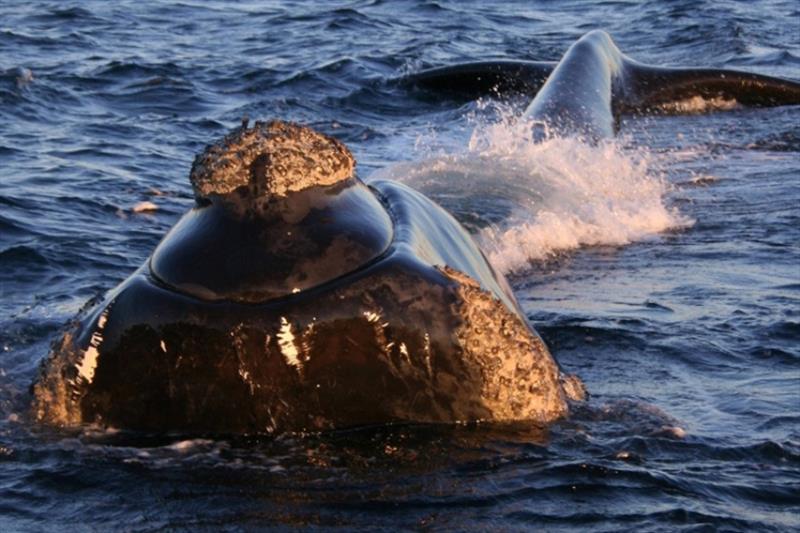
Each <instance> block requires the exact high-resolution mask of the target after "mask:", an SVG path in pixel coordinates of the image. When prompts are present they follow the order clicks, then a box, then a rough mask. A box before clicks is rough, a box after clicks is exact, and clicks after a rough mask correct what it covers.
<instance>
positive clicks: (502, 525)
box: [0, 0, 800, 531]
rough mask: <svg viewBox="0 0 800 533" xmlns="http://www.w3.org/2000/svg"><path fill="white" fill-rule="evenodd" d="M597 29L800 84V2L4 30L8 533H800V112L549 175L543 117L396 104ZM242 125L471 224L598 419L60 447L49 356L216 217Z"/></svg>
mask: <svg viewBox="0 0 800 533" xmlns="http://www.w3.org/2000/svg"><path fill="white" fill-rule="evenodd" d="M591 29H605V30H606V31H608V32H609V33H610V34H611V35H612V36H613V38H614V39H615V40H616V42H617V44H618V45H619V47H620V49H621V50H622V51H623V52H625V53H627V54H628V55H630V56H632V57H633V58H635V59H637V60H640V61H643V62H647V63H651V64H655V65H676V66H711V67H726V68H739V69H745V70H753V71H757V72H760V73H765V74H772V75H779V76H785V77H791V78H794V79H800V6H798V4H797V3H796V2H795V1H794V0H786V1H780V0H768V1H765V2H760V3H757V4H749V3H743V2H733V1H730V0H725V1H714V2H706V1H698V0H692V1H688V0H677V1H672V2H655V1H645V2H636V1H629V2H626V1H598V2H595V3H593V4H591V5H587V4H586V3H584V2H578V1H572V2H569V1H565V2H486V1H481V2H477V1H476V2H461V1H459V2H456V1H445V0H440V1H422V0H409V1H397V2H394V1H393V2H388V1H379V0H373V1H362V2H326V3H315V2H237V3H222V2H194V1H188V0H187V1H185V2H181V3H171V2H131V1H128V0H123V1H120V2H100V1H96V2H88V1H87V2H76V3H69V2H45V1H31V2H14V1H10V2H4V3H2V5H0V119H2V125H0V291H1V292H0V294H1V295H2V297H1V298H0V350H1V351H0V529H1V530H3V531H27V530H31V531H36V530H54V529H68V530H108V529H110V530H115V529H121V530H126V531H151V530H162V529H168V530H184V529H186V530H214V531H217V530H232V531H236V530H253V529H256V530H258V529H272V528H275V529H282V528H287V529H288V528H292V527H302V528H308V529H326V528H329V527H339V528H341V529H343V530H347V531H350V530H376V529H377V530H381V529H383V530H391V531H394V530H397V529H399V528H401V529H423V530H424V529H431V530H481V531H483V530H501V531H515V530H541V531H624V530H636V531H718V530H722V531H790V530H797V529H800V245H799V244H798V242H800V107H798V106H794V107H783V108H772V109H746V108H742V107H740V106H737V105H736V104H735V102H706V101H699V100H694V101H687V102H682V103H680V105H679V106H677V107H676V109H680V110H681V111H682V112H683V113H682V114H679V115H675V116H653V117H625V118H624V120H623V124H622V129H621V132H620V136H619V137H618V138H617V139H615V140H614V141H613V142H608V143H602V144H600V145H597V146H588V145H585V144H581V143H579V142H577V141H572V140H563V139H561V140H558V139H556V140H551V141H548V142H545V143H543V144H538V145H536V144H532V143H530V142H529V141H528V140H527V139H526V137H525V136H524V135H523V134H521V133H520V131H519V128H518V127H517V126H516V124H515V121H514V117H515V116H517V115H518V114H519V113H520V112H521V110H522V109H523V108H524V106H525V103H526V100H525V98H521V97H516V98H510V99H500V100H490V99H486V98H484V99H481V100H478V101H464V100H453V99H449V98H445V97H442V96H440V95H434V94H430V93H425V92H421V91H414V90H409V89H408V88H404V87H402V86H400V85H398V84H397V83H395V81H394V80H397V79H398V78H399V77H402V76H403V75H406V74H410V73H414V72H417V71H419V70H421V69H423V68H426V67H433V66H442V65H448V64H454V63H457V62H463V61H474V60H483V59H530V60H557V59H558V58H559V57H560V55H561V54H562V53H563V52H564V50H565V49H566V48H567V47H568V46H569V44H571V43H572V42H573V41H574V40H575V39H577V38H578V37H579V36H580V35H582V34H583V33H585V32H587V31H589V30H591ZM716 111H719V112H716ZM243 116H248V117H250V118H251V119H262V118H263V119H265V118H272V117H277V118H283V119H288V120H295V121H300V122H303V123H307V124H310V125H312V126H314V127H315V128H317V129H319V130H321V131H324V132H326V133H329V134H332V135H334V136H336V137H337V138H339V139H341V140H342V141H344V142H346V143H347V144H348V145H349V146H350V147H351V149H352V150H353V152H354V154H355V155H356V158H357V160H358V161H359V167H358V169H359V173H360V175H361V176H362V177H364V178H366V179H370V177H373V178H374V177H375V176H380V177H387V176H389V177H392V178H394V179H398V180H401V181H404V182H406V183H409V184H411V185H412V186H414V187H417V188H419V189H421V190H423V191H425V192H426V193H427V194H429V195H430V196H431V197H433V198H435V199H436V200H437V201H439V202H440V203H442V204H443V205H444V206H446V207H447V208H448V209H449V210H451V211H452V212H453V213H454V214H456V215H457V216H458V217H459V218H460V219H461V220H462V221H463V222H464V223H465V225H466V226H467V227H469V228H470V229H471V230H473V231H474V232H475V235H476V238H477V239H479V241H480V242H481V243H482V246H483V247H484V249H485V250H486V252H487V255H488V256H489V257H490V259H491V260H492V262H493V263H494V264H495V266H496V267H497V268H499V269H501V270H503V271H505V272H506V273H507V275H508V276H509V279H510V281H511V282H512V285H513V286H514V288H515V292H516V294H517V296H518V298H519V300H520V302H521V304H522V307H523V308H524V310H525V312H526V313H527V314H528V317H529V319H530V320H531V321H532V323H533V324H535V326H536V328H537V329H538V331H539V332H540V333H541V334H542V336H543V337H544V338H545V340H546V341H547V343H548V344H549V346H550V347H551V350H552V351H553V353H554V355H555V357H556V358H557V359H558V360H559V362H560V363H561V365H562V366H563V367H564V368H565V369H566V370H567V371H568V372H574V373H576V374H578V375H580V376H581V378H582V379H583V380H584V382H585V383H586V386H587V388H588V390H589V392H590V399H589V401H588V402H587V404H586V405H585V406H583V407H581V408H579V409H577V410H576V411H575V412H574V413H573V415H572V416H571V417H570V418H569V419H568V420H565V421H563V422H561V423H558V424H555V425H554V426H553V427H551V428H548V429H542V428H536V427H531V426H529V425H526V424H523V423H520V424H513V425H504V426H496V425H487V424H467V425H459V426H454V427H450V426H445V427H428V426H422V427H418V426H395V427H373V428H362V429H357V430H349V431H341V432H336V433H333V434H324V435H283V436H278V437H266V436H253V437H247V438H240V439H213V438H206V439H200V438H191V439H188V438H186V437H182V436H177V435H175V436H171V435H160V436H146V435H130V434H126V433H123V432H118V431H113V430H107V429H102V428H92V427H87V428H83V429H82V430H80V431H69V432H65V431H59V430H54V429H49V428H42V427H37V426H36V425H35V424H33V423H32V422H31V421H30V419H29V417H28V413H27V405H28V402H29V399H30V396H29V385H30V383H31V382H32V380H33V379H34V376H35V375H36V371H37V368H38V365H39V362H40V361H41V360H42V358H43V357H44V356H45V355H46V353H47V351H48V347H49V345H50V343H51V342H52V341H53V340H54V339H55V338H56V337H57V336H58V333H59V331H60V330H61V328H62V327H63V325H64V324H65V323H66V322H67V321H68V320H69V319H70V318H71V317H72V316H73V315H74V314H75V313H76V312H77V311H78V309H79V308H80V307H81V306H82V305H83V303H84V302H86V301H87V300H88V299H90V298H92V297H94V296H97V295H100V294H102V293H103V292H105V291H107V290H109V289H111V288H113V287H114V286H115V285H116V284H117V283H118V282H120V281H121V280H122V279H124V278H125V277H127V275H128V274H129V273H130V272H131V271H133V270H134V269H135V268H136V267H137V266H139V265H140V264H141V263H142V262H143V261H144V260H145V259H146V257H147V256H148V254H149V253H150V251H151V250H152V249H153V248H154V247H155V245H156V244H157V243H158V241H159V239H160V238H161V236H162V235H163V234H164V233H165V232H166V231H167V230H168V229H169V228H170V227H171V225H172V224H173V223H174V222H175V221H176V220H177V219H178V218H179V216H180V215H181V214H182V213H183V212H185V211H186V210H187V209H188V208H189V207H190V206H191V204H192V202H193V200H192V196H191V192H190V187H189V184H188V171H189V165H190V163H191V161H192V159H193V157H194V155H195V154H196V153H197V152H198V151H199V150H201V149H202V148H203V146H204V145H205V144H206V143H208V142H210V141H212V140H213V139H216V138H218V137H219V136H221V135H223V134H224V133H225V132H226V131H227V130H229V129H230V128H231V127H233V126H235V125H237V124H238V123H239V122H240V121H241V119H242V117H243Z"/></svg>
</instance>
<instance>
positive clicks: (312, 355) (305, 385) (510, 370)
mask: <svg viewBox="0 0 800 533" xmlns="http://www.w3.org/2000/svg"><path fill="white" fill-rule="evenodd" d="M448 80H449V82H448ZM470 80H472V82H470ZM487 80H489V81H490V82H491V84H487ZM498 80H501V81H502V80H505V82H504V83H506V85H503V87H507V88H510V89H514V90H521V91H532V92H535V93H536V97H535V98H534V99H533V101H532V102H531V104H530V105H529V106H528V108H527V110H526V111H525V113H524V115H523V118H524V119H525V120H529V121H531V123H532V124H533V125H534V126H537V127H535V128H534V129H533V134H534V135H541V134H557V135H574V136H578V137H582V138H585V139H588V140H590V141H591V140H594V139H599V138H603V137H608V136H611V135H613V134H614V133H615V131H616V128H617V120H618V117H619V115H620V113H622V112H625V111H628V110H641V111H647V110H649V109H656V108H658V106H660V105H662V104H664V103H669V102H671V101H673V100H674V99H681V98H687V97H692V96H698V95H700V96H712V97H715V96H723V97H726V98H735V99H736V100H737V101H739V102H741V103H743V104H751V105H781V104H797V103H800V85H799V84H797V83H795V82H792V81H786V80H779V79H776V78H769V77H765V76H759V75H754V74H743V73H731V72H729V71H717V70H697V69H692V70H680V69H673V70H668V69H658V68H654V67H647V66H643V65H640V64H638V63H635V62H633V61H632V60H630V59H628V58H626V57H625V56H623V55H622V54H621V53H620V52H619V50H618V49H617V48H616V46H615V45H614V43H613V42H612V41H611V39H610V37H609V36H608V35H607V34H605V33H603V32H592V33H590V34H587V35H586V36H585V37H583V38H582V39H580V40H579V41H578V42H577V43H575V44H574V45H573V46H572V47H571V48H570V49H569V50H568V51H567V53H566V54H565V56H564V58H563V59H562V61H561V62H559V63H558V64H557V65H555V66H552V65H549V64H538V63H537V64H523V65H519V64H513V63H505V64H502V65H499V66H498V64H486V63H482V64H472V65H471V66H460V67H459V66H457V67H449V68H446V69H443V70H442V69H440V70H437V71H428V72H426V73H421V74H420V75H417V76H416V77H415V78H412V79H410V80H409V81H410V82H412V83H416V84H419V85H426V86H429V87H436V86H438V87H444V86H446V85H447V83H451V84H455V86H457V87H461V88H467V89H469V90H479V91H480V90H487V89H491V88H492V87H496V86H497V83H498ZM501 85H502V84H501ZM538 126H541V128H538ZM190 180H191V182H192V187H193V189H194V193H195V199H196V203H195V206H194V207H193V209H191V210H190V211H189V213H187V214H186V215H185V216H184V217H183V218H182V219H181V220H180V221H179V222H178V223H177V224H176V226H175V227H174V228H173V229H172V230H171V231H170V232H169V233H168V234H167V235H166V236H165V237H164V239H163V240H162V242H161V243H160V244H159V246H158V247H157V248H156V250H155V251H154V253H153V255H152V256H151V258H150V259H149V260H148V261H147V262H146V263H145V264H144V265H142V267H141V268H140V269H139V270H137V271H136V272H134V273H133V274H132V275H131V277H130V278H128V279H127V280H126V281H124V282H123V283H122V284H120V286H119V287H117V288H116V289H114V290H112V291H110V292H109V293H108V295H106V297H105V298H104V299H102V300H98V301H93V302H90V303H89V304H88V305H87V306H86V308H85V309H84V311H83V312H82V313H80V314H79V316H78V317H76V319H75V320H74V321H73V322H72V323H71V324H70V325H69V326H68V327H67V330H66V331H65V333H64V335H63V336H62V337H60V338H59V339H57V340H56V341H55V342H54V344H53V348H52V351H51V353H50V356H49V357H47V358H46V360H45V361H44V363H43V365H42V371H41V373H40V376H39V378H38V379H37V381H36V382H35V383H34V385H33V415H34V417H35V418H36V419H37V420H40V421H42V422H45V423H51V424H55V425H67V426H70V425H80V424H85V423H97V424H100V425H105V426H114V427H118V428H130V429H139V430H148V431H191V432H204V433H207V432H211V433H220V432H224V433H259V432H265V431H267V432H271V431H304V430H322V429H333V428H340V427H347V426H355V425H364V424H376V423H389V422H456V421H465V420H476V419H482V420H489V421H508V420H533V421H536V422H539V423H548V422H552V421H553V420H556V419H558V418H562V417H564V416H566V415H567V414H568V407H569V405H568V400H569V399H577V398H579V397H580V396H581V385H580V382H579V381H578V380H577V379H576V378H574V377H570V376H565V375H563V373H562V372H561V370H560V369H559V367H558V365H557V364H556V362H555V361H554V359H553V358H552V356H551V354H550V353H549V351H548V350H547V347H546V346H545V345H544V343H543V342H542V340H541V339H540V338H539V337H538V335H537V334H536V332H535V331H534V330H533V329H532V328H531V326H530V324H528V322H527V320H526V318H525V315H524V313H523V312H522V311H521V309H520V307H519V304H518V303H517V301H516V299H515V298H514V295H513V293H512V292H511V291H510V289H509V286H508V284H507V282H506V280H505V279H504V278H503V276H502V275H501V274H499V273H497V272H495V271H494V269H493V268H492V267H491V265H490V264H489V263H488V262H487V260H486V258H485V257H484V255H483V254H482V252H481V250H480V249H479V248H478V246H477V245H476V243H475V242H474V241H473V239H472V238H471V237H470V235H469V234H468V233H467V232H466V231H465V230H464V228H463V227H461V226H460V225H459V224H458V222H456V220H455V219H454V218H453V217H452V216H450V215H449V214H448V213H447V212H445V211H444V210H443V209H442V208H441V207H439V206H438V205H436V204H435V203H434V202H432V201H431V200H430V199H428V198H426V197H425V196H423V195H422V194H420V193H418V192H416V191H413V190H411V189H410V188H408V187H406V186H403V185H401V184H398V183H393V182H390V181H383V182H371V183H370V184H369V186H367V185H366V184H364V183H363V182H361V181H360V180H359V179H358V177H357V176H356V175H355V174H354V160H353V158H352V155H351V154H350V152H349V151H348V150H347V148H346V147H345V146H344V145H343V144H342V143H340V142H339V141H337V140H335V139H333V138H331V137H328V136H325V135H322V134H320V133H318V132H315V131H313V130H311V129H310V128H307V127H303V126H299V125H296V124H291V123H286V122H280V121H273V122H269V123H256V125H255V126H254V127H252V128H251V127H247V125H246V124H244V125H242V127H241V128H237V129H236V130H234V131H233V132H232V133H231V134H229V135H228V136H226V137H225V138H223V139H222V140H220V141H219V142H217V143H215V144H212V145H210V146H208V147H207V148H206V150H205V151H204V152H203V153H202V154H200V155H199V156H198V157H197V158H196V160H195V163H194V165H193V167H192V172H191V175H190Z"/></svg>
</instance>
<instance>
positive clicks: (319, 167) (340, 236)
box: [150, 120, 392, 303]
mask: <svg viewBox="0 0 800 533" xmlns="http://www.w3.org/2000/svg"><path fill="white" fill-rule="evenodd" d="M190 181H191V183H192V188H193V190H194V195H195V200H196V205H195V207H194V208H193V209H192V210H191V211H189V213H187V214H186V215H185V216H184V217H183V218H182V219H181V220H180V221H179V222H178V224H177V225H176V226H175V227H174V228H173V229H172V230H171V231H170V232H169V233H168V234H167V235H166V236H165V237H164V239H163V240H162V242H161V244H159V246H158V248H157V249H156V250H155V252H154V254H153V257H152V259H151V261H150V271H151V274H152V275H153V277H155V278H156V279H157V280H159V281H160V282H162V283H163V284H165V285H167V286H169V287H170V288H172V289H173V290H176V291H178V292H182V293H184V294H186V295H189V296H192V297H195V298H201V299H203V300H228V301H239V302H250V303H254V302H265V301H268V300H272V299H275V298H281V297H285V296H288V295H291V294H295V293H298V292H301V291H304V290H307V289H310V288H313V287H316V286H319V285H321V284H324V283H326V282H328V281H331V280H334V279H336V278H338V277H341V276H343V275H345V274H347V273H349V272H352V271H353V270H356V269H359V268H361V267H363V266H364V265H365V264H368V263H370V262H371V261H373V260H375V259H376V258H377V257H379V256H380V255H381V254H382V253H383V252H384V251H385V250H386V249H387V248H388V246H389V244H390V242H391V239H392V223H391V218H390V217H389V215H388V213H387V212H386V210H385V209H384V207H383V205H382V204H381V202H380V201H379V200H378V199H377V198H376V196H375V195H374V194H373V193H372V192H371V191H370V190H369V188H368V187H367V186H366V185H364V183H362V182H361V181H360V180H359V179H358V177H357V176H356V175H355V160H354V159H353V156H352V154H351V153H350V151H349V150H348V149H347V147H346V146H345V145H344V144H342V143H341V142H339V141H338V140H336V139H334V138H332V137H329V136H327V135H324V134H322V133H319V132H316V131H314V130H312V129H311V128H308V127H305V126H301V125H298V124H293V123H290V122H283V121H277V120H276V121H270V122H256V123H255V125H254V126H252V127H247V126H246V125H243V126H242V127H241V128H237V129H236V130H234V131H233V132H231V133H230V134H229V135H227V136H225V137H224V138H223V139H221V140H220V141H218V142H216V143H214V144H212V145H209V146H207V147H206V149H205V150H204V151H203V152H202V153H201V154H200V155H198V156H197V157H196V158H195V161H194V164H193V165H192V170H191V173H190Z"/></svg>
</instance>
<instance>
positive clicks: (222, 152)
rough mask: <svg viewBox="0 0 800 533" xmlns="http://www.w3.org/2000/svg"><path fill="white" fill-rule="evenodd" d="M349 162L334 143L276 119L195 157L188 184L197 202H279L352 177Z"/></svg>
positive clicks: (238, 132) (231, 135)
mask: <svg viewBox="0 0 800 533" xmlns="http://www.w3.org/2000/svg"><path fill="white" fill-rule="evenodd" d="M354 168H355V159H354V158H353V155H352V154H351V153H350V150H349V149H348V148H347V147H346V146H345V145H344V144H343V143H342V142H340V141H338V140H336V139H334V138H333V137H329V136H328V135H325V134H323V133H319V132H317V131H314V130H313V129H311V128H309V127H307V126H303V125H300V124H296V123H293V122H286V121H282V120H270V121H268V122H264V121H257V122H256V123H255V124H254V125H253V126H252V127H247V124H246V122H245V123H243V124H242V126H241V127H239V128H237V129H235V130H233V131H232V132H231V133H229V134H228V135H226V136H225V137H223V138H222V139H221V140H220V141H218V142H216V143H214V144H211V145H208V146H206V148H205V150H204V151H203V152H202V153H201V154H199V155H198V156H197V157H195V160H194V163H193V164H192V169H191V173H190V175H189V180H190V181H191V183H192V188H193V190H194V195H195V199H196V200H197V201H198V203H204V202H207V201H209V200H211V199H212V198H213V197H214V196H226V195H229V194H231V193H233V192H237V193H239V195H240V196H243V197H246V198H247V197H249V198H250V199H253V200H269V199H273V198H284V197H286V196H287V195H288V194H289V193H293V192H299V191H303V190H305V189H308V188H309V187H315V186H328V185H335V184H337V183H340V182H343V181H345V180H348V179H349V178H352V177H353V176H354Z"/></svg>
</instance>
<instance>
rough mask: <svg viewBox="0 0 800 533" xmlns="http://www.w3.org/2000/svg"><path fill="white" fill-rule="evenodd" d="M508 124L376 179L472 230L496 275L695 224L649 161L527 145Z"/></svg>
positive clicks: (609, 150) (525, 132)
mask: <svg viewBox="0 0 800 533" xmlns="http://www.w3.org/2000/svg"><path fill="white" fill-rule="evenodd" d="M530 127H531V126H530V124H526V123H523V122H520V121H516V120H515V119H513V117H509V118H508V119H506V120H503V121H501V122H499V123H495V124H488V125H482V124H478V125H477V127H476V128H475V130H474V132H473V134H472V137H471V138H470V140H469V147H468V149H467V150H466V151H463V152H462V153H458V154H455V155H445V156H438V157H434V158H431V159H427V160H424V161H422V162H419V163H416V164H415V165H397V166H394V167H392V168H390V169H387V170H385V171H382V172H381V173H380V175H379V177H389V178H393V179H397V180H400V181H404V182H406V183H408V184H409V185H411V186H412V187H414V188H417V189H418V190H421V191H422V192H424V193H426V194H428V195H429V196H431V197H432V198H433V199H435V200H437V201H439V202H440V203H443V204H444V205H445V207H446V208H447V209H448V210H449V211H451V212H452V213H453V214H454V215H455V216H456V218H459V219H460V220H461V221H462V222H465V223H467V225H468V226H469V227H470V229H471V230H473V231H475V232H477V238H478V240H479V241H480V244H481V247H482V248H483V250H484V252H485V253H486V254H487V256H488V257H489V260H490V262H491V263H492V264H493V265H494V266H495V267H496V268H498V269H499V270H501V271H504V272H513V271H518V270H522V269H524V268H526V267H527V266H528V265H529V263H530V261H532V260H533V261H536V260H542V259H546V258H548V257H550V256H552V255H553V254H555V253H558V252H560V251H565V250H572V249H576V248H579V247H581V246H591V245H624V244H628V243H631V242H634V241H638V240H641V239H645V238H648V237H650V236H653V235H655V234H657V233H659V232H663V231H665V230H668V229H673V228H677V227H685V226H688V225H691V224H692V221H691V220H689V219H687V218H686V217H684V216H682V215H681V214H680V213H679V212H678V211H677V210H676V209H673V208H670V207H668V206H667V204H666V196H667V194H668V192H669V191H670V186H669V185H668V184H667V183H666V181H665V180H664V179H663V178H662V176H661V174H660V173H658V172H656V171H655V170H653V168H652V167H653V164H654V161H655V156H652V155H651V154H650V153H649V152H648V151H646V150H644V149H625V148H623V147H622V146H621V145H620V144H619V143H618V142H615V141H604V142H601V143H598V144H591V143H585V142H581V141H580V140H577V139H573V138H551V139H548V140H545V141H543V142H533V141H532V140H531V130H530Z"/></svg>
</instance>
